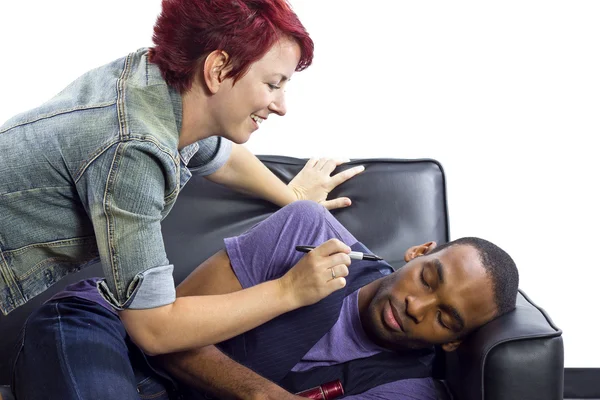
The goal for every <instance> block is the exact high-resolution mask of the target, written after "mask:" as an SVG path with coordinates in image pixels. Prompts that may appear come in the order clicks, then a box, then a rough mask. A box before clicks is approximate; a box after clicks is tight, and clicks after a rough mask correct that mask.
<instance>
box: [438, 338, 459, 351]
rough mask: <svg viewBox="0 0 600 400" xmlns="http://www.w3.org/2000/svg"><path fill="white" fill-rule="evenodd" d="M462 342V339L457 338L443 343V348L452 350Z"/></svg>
mask: <svg viewBox="0 0 600 400" xmlns="http://www.w3.org/2000/svg"><path fill="white" fill-rule="evenodd" d="M461 343H462V340H455V341H454V342H448V343H444V344H443V345H442V349H444V351H447V352H451V351H454V350H456V349H458V346H460V344H461Z"/></svg>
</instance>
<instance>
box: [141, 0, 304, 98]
mask: <svg viewBox="0 0 600 400" xmlns="http://www.w3.org/2000/svg"><path fill="white" fill-rule="evenodd" d="M282 37H288V38H290V39H292V40H295V41H296V42H297V43H298V45H299V46H300V52H301V56H300V62H299V63H298V66H297V67H296V71H302V70H303V69H306V68H307V67H308V66H309V65H310V64H311V63H312V58H313V49H314V44H313V41H312V39H311V38H310V37H309V35H308V33H307V32H306V29H305V28H304V26H303V25H302V23H301V22H300V20H299V19H298V16H297V15H296V14H295V13H294V12H293V11H292V9H291V7H290V5H289V4H288V3H287V2H286V1H285V0H163V2H162V12H161V13H160V15H159V16H158V19H157V21H156V24H155V26H154V35H153V41H154V44H155V46H154V47H153V48H152V49H150V56H151V60H152V62H153V63H155V64H157V65H158V67H159V68H160V70H161V73H162V76H163V78H164V79H165V81H166V82H167V84H169V85H170V86H172V87H174V88H175V89H177V91H178V92H180V93H183V92H185V91H187V90H188V89H189V88H190V86H191V84H192V80H193V79H194V76H195V74H196V71H197V68H198V66H199V65H201V64H200V63H201V62H203V60H204V59H205V57H206V56H207V55H208V54H209V53H210V52H212V51H214V50H224V51H225V52H227V53H228V54H229V56H230V63H231V67H232V69H231V71H229V73H228V74H227V76H226V77H227V78H233V79H234V81H237V80H238V79H240V78H241V77H242V76H243V75H244V74H245V73H246V71H247V70H248V68H249V67H250V65H251V64H252V63H253V62H255V61H258V60H259V59H260V58H261V57H262V56H263V55H265V54H266V53H267V52H268V51H269V49H270V48H271V47H272V46H273V44H275V42H276V41H277V40H279V39H280V38H282Z"/></svg>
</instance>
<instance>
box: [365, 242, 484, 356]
mask: <svg viewBox="0 0 600 400" xmlns="http://www.w3.org/2000/svg"><path fill="white" fill-rule="evenodd" d="M495 312H496V305H495V302H494V299H493V292H492V284H491V281H490V279H489V278H488V276H487V275H486V271H485V269H484V267H483V266H482V265H481V261H480V258H479V254H478V252H477V250H476V249H475V248H474V247H471V246H467V245H453V246H450V247H447V248H445V249H443V250H441V251H439V252H436V253H434V254H431V255H427V254H426V255H422V256H418V257H415V258H413V259H412V260H410V261H409V262H408V263H407V264H406V265H405V266H404V267H403V268H400V269H399V270H398V271H396V272H394V273H393V274H391V275H389V276H387V277H385V278H382V282H381V285H380V286H379V288H378V290H377V292H376V293H375V295H374V297H373V299H372V300H371V302H370V303H369V306H368V308H367V312H365V313H363V314H362V315H361V319H362V322H363V327H364V328H365V331H366V333H367V335H368V336H369V337H370V338H371V339H372V340H373V341H375V342H376V343H377V344H379V345H380V346H383V347H386V348H389V349H394V350H397V349H407V348H413V349H414V348H423V347H428V346H431V345H434V344H435V345H443V346H442V347H443V348H444V349H445V350H447V351H451V350H454V349H455V348H456V347H457V346H458V344H459V343H460V341H459V340H457V339H458V338H459V337H461V335H463V334H465V333H467V332H469V331H471V330H472V329H474V328H477V327H479V326H481V325H483V324H485V323H486V322H488V321H489V320H491V319H492V318H493V317H494V314H495Z"/></svg>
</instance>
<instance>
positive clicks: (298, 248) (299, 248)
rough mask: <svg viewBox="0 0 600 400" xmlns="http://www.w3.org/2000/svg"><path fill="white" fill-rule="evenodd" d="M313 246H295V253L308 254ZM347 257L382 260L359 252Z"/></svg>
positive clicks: (351, 253)
mask: <svg viewBox="0 0 600 400" xmlns="http://www.w3.org/2000/svg"><path fill="white" fill-rule="evenodd" d="M314 248H315V246H296V251H301V252H303V253H308V252H309V251H311V250H312V249H314ZM348 256H350V258H351V259H353V260H370V261H381V260H383V258H381V257H379V256H376V255H375V254H365V253H361V252H360V251H351V252H350V253H349V254H348Z"/></svg>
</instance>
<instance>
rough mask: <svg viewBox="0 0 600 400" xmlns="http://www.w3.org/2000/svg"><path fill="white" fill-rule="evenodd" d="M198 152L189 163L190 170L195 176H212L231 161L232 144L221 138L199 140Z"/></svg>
mask: <svg viewBox="0 0 600 400" xmlns="http://www.w3.org/2000/svg"><path fill="white" fill-rule="evenodd" d="M197 144H198V151H197V152H196V154H194V155H193V156H192V158H191V159H190V161H189V162H188V165H187V167H188V169H189V170H190V171H192V173H193V174H194V175H200V176H205V175H210V174H212V173H214V172H216V171H217V170H218V169H219V168H221V167H222V166H223V165H224V164H225V163H226V162H227V160H228V159H229V155H230V154H231V147H232V143H231V142H230V141H229V140H227V139H225V138H224V137H220V136H211V137H208V138H206V139H202V140H199V141H198V142H197Z"/></svg>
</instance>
